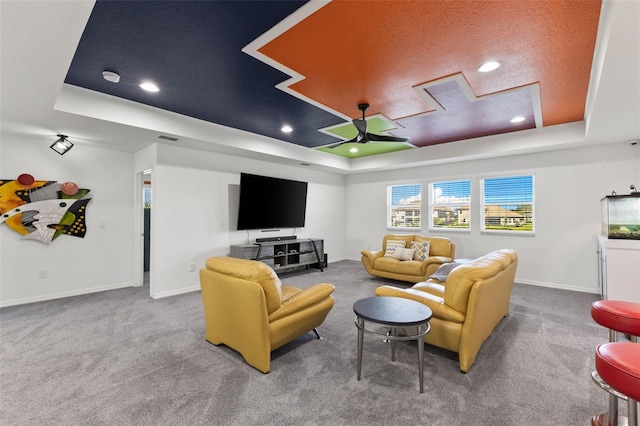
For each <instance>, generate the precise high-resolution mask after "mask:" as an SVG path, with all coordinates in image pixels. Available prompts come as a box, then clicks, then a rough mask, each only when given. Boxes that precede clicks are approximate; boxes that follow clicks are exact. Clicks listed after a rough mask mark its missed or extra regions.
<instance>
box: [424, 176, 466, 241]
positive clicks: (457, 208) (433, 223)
mask: <svg viewBox="0 0 640 426" xmlns="http://www.w3.org/2000/svg"><path fill="white" fill-rule="evenodd" d="M429 190H430V199H429V201H430V202H429V211H430V212H431V214H430V216H431V220H430V228H431V229H466V230H468V229H469V228H470V226H471V217H470V215H469V207H470V203H471V181H470V180H457V181H449V182H433V183H432V184H431V185H429Z"/></svg>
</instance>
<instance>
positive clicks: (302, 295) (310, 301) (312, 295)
mask: <svg viewBox="0 0 640 426" xmlns="http://www.w3.org/2000/svg"><path fill="white" fill-rule="evenodd" d="M334 290H335V286H334V285H333V284H329V283H321V284H316V285H314V286H312V287H309V288H307V289H304V290H302V291H300V292H298V293H296V294H294V295H293V296H291V297H289V298H288V299H286V300H284V301H282V304H281V305H280V307H279V308H278V309H276V310H275V311H273V312H272V313H271V315H269V322H273V321H275V320H278V319H280V318H284V317H287V316H289V315H292V314H294V313H296V312H300V311H303V310H305V309H307V308H308V307H310V306H313V305H315V304H317V303H318V302H320V301H322V300H324V299H326V298H328V297H330V296H331V293H333V291H334Z"/></svg>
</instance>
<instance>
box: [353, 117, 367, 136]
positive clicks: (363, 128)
mask: <svg viewBox="0 0 640 426" xmlns="http://www.w3.org/2000/svg"><path fill="white" fill-rule="evenodd" d="M353 125H354V126H356V129H358V133H359V134H361V135H363V136H364V134H365V133H367V121H366V120H353Z"/></svg>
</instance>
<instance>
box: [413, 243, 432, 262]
mask: <svg viewBox="0 0 640 426" xmlns="http://www.w3.org/2000/svg"><path fill="white" fill-rule="evenodd" d="M411 248H412V249H415V250H416V252H415V253H414V254H413V260H427V258H428V257H429V249H430V248H431V243H430V242H428V241H411Z"/></svg>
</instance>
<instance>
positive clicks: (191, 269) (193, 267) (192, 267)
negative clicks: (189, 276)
mask: <svg viewBox="0 0 640 426" xmlns="http://www.w3.org/2000/svg"><path fill="white" fill-rule="evenodd" d="M195 271H196V264H195V263H190V264H189V272H195Z"/></svg>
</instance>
